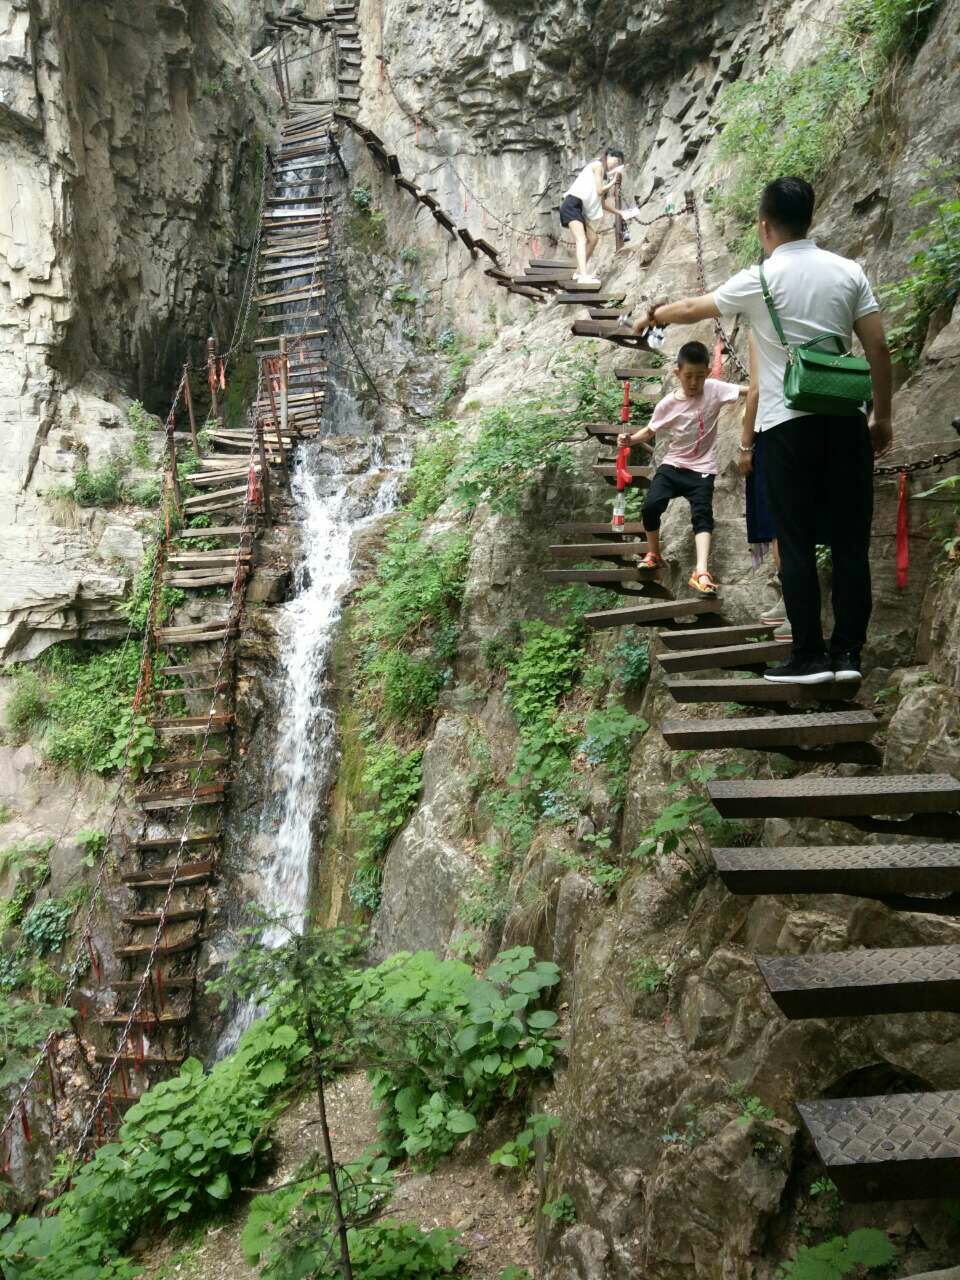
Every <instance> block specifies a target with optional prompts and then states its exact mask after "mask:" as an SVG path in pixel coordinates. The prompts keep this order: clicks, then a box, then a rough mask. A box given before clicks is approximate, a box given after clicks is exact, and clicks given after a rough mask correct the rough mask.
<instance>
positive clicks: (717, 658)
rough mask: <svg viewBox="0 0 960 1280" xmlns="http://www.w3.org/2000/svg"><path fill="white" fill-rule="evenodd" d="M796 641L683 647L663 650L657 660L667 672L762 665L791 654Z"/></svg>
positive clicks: (762, 641)
mask: <svg viewBox="0 0 960 1280" xmlns="http://www.w3.org/2000/svg"><path fill="white" fill-rule="evenodd" d="M791 649H792V641H790V640H759V641H756V642H754V643H753V644H729V645H723V646H722V647H721V648H719V649H681V650H679V651H677V652H674V653H660V654H658V655H657V661H658V662H659V663H660V665H661V666H662V667H663V669H664V671H668V672H671V673H673V672H675V671H713V670H714V669H715V668H718V667H743V666H747V667H758V666H763V664H764V663H766V662H778V661H781V660H783V659H785V658H788V657H789V656H790V652H791Z"/></svg>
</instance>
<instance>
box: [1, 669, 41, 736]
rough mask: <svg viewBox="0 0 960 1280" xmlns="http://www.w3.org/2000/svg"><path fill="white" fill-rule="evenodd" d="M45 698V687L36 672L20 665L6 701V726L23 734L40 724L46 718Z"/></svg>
mask: <svg viewBox="0 0 960 1280" xmlns="http://www.w3.org/2000/svg"><path fill="white" fill-rule="evenodd" d="M47 700H48V695H47V689H46V686H45V685H44V683H43V681H42V680H41V679H40V676H39V675H38V673H37V672H36V671H35V670H34V669H33V668H32V667H20V668H19V669H18V670H17V672H16V675H15V676H14V681H13V693H11V695H10V698H9V699H8V701H7V706H6V717H7V724H8V726H9V727H10V728H11V729H12V730H13V731H14V733H16V734H18V735H20V736H23V735H24V734H27V733H29V732H30V730H31V729H35V728H37V727H38V726H40V725H42V724H43V722H44V721H45V720H46V718H47Z"/></svg>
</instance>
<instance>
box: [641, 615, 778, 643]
mask: <svg viewBox="0 0 960 1280" xmlns="http://www.w3.org/2000/svg"><path fill="white" fill-rule="evenodd" d="M776 625H777V624H776V623H775V622H748V623H741V624H739V625H737V626H732V627H698V626H696V625H694V626H692V627H681V628H678V629H677V630H676V631H659V632H657V639H658V640H659V641H660V642H661V643H662V644H665V645H666V646H667V648H668V649H704V648H707V647H712V648H721V647H722V648H727V647H729V646H730V645H734V644H744V643H746V642H747V641H748V640H770V638H771V637H772V635H773V633H774V631H775V630H776Z"/></svg>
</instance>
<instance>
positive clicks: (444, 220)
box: [433, 209, 457, 239]
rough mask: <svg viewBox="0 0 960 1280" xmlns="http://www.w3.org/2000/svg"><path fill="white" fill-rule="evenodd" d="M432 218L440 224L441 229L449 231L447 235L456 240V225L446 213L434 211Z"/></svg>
mask: <svg viewBox="0 0 960 1280" xmlns="http://www.w3.org/2000/svg"><path fill="white" fill-rule="evenodd" d="M433 216H434V218H436V220H437V222H439V223H440V225H441V227H443V229H444V230H445V231H449V233H450V234H451V235H452V236H453V238H454V239H456V237H457V224H456V223H455V222H454V220H453V219H452V218H451V217H450V215H449V214H448V213H444V211H443V210H442V209H434V210H433Z"/></svg>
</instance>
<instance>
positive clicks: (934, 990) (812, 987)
mask: <svg viewBox="0 0 960 1280" xmlns="http://www.w3.org/2000/svg"><path fill="white" fill-rule="evenodd" d="M756 961H757V968H758V969H759V970H760V972H761V974H762V975H763V980H764V982H765V983H766V984H767V990H768V991H769V992H770V995H771V996H772V997H773V999H774V1000H775V1001H776V1004H777V1006H778V1007H779V1009H780V1010H781V1011H782V1012H783V1013H784V1014H785V1015H786V1016H787V1017H788V1018H848V1017H861V1016H866V1015H868V1014H877V1013H955V1012H957V1011H960V946H955V947H951V946H940V947H890V948H887V947H884V948H875V947H861V948H857V950H855V951H836V952H826V953H821V954H818V955H804V956H757V957H756Z"/></svg>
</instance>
